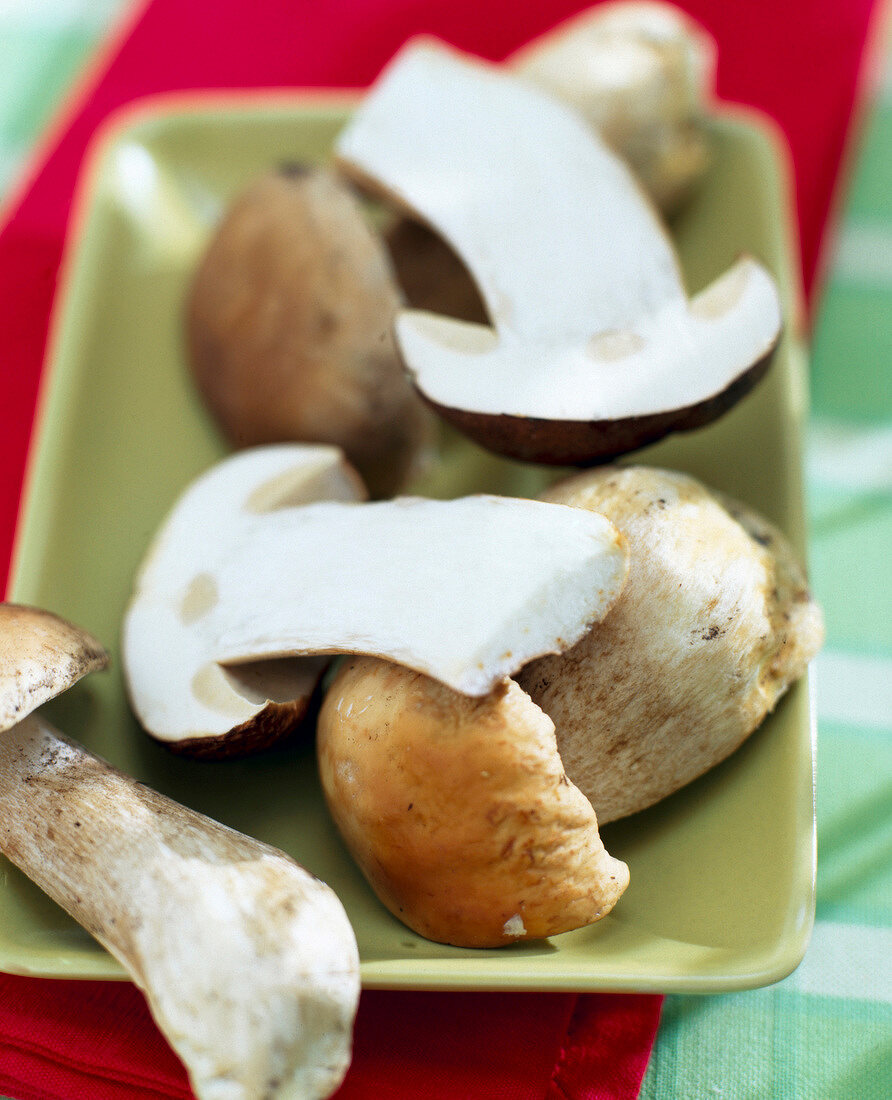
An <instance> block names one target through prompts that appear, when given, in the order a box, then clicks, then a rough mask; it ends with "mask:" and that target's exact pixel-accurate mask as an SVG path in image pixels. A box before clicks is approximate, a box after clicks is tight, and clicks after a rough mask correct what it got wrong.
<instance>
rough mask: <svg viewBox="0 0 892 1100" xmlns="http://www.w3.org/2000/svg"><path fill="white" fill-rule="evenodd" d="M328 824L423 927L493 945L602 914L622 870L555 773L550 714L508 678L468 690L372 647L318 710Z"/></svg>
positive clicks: (374, 881) (584, 807)
mask: <svg viewBox="0 0 892 1100" xmlns="http://www.w3.org/2000/svg"><path fill="white" fill-rule="evenodd" d="M318 747H319V765H320V775H321V779H322V786H323V790H324V791H325V796H326V800H327V802H328V805H329V808H330V810H331V812H332V816H333V817H334V820H335V822H336V823H337V825H338V828H339V829H340V831H341V834H342V835H343V837H344V840H345V842H346V844H347V847H348V848H349V849H350V851H351V852H352V853H353V855H354V857H355V858H356V860H357V862H358V864H359V866H360V867H361V868H362V870H363V873H364V874H365V875H366V877H367V879H368V880H369V883H370V885H371V886H372V888H373V889H374V890H375V892H376V893H377V895H378V897H379V898H380V899H381V901H382V902H383V903H384V904H385V905H386V906H387V908H388V909H389V910H390V911H391V912H392V913H393V914H394V916H396V917H397V918H398V919H399V920H401V921H403V922H404V923H406V924H407V925H409V927H410V928H412V929H413V930H414V931H416V932H418V933H419V934H420V935H422V936H426V937H427V938H428V939H432V940H437V941H439V942H441V943H450V944H455V945H456V946H459V947H499V946H502V945H503V944H507V943H513V942H517V941H518V940H521V939H539V938H542V937H545V936H552V935H557V934H558V933H560V932H566V931H569V930H570V929H572V928H579V927H581V926H582V925H585V924H590V923H592V922H593V921H596V920H599V919H600V918H601V917H603V916H606V914H607V913H609V912H610V910H611V909H612V908H613V906H614V905H615V904H616V902H617V900H618V899H619V897H620V895H621V894H622V893H623V891H624V890H625V888H626V886H627V884H628V881H629V870H628V868H627V867H626V865H625V864H624V863H622V862H620V861H619V860H617V859H614V858H612V857H611V856H610V855H608V853H607V852H606V851H605V849H604V845H603V843H602V841H601V838H600V836H599V835H598V823H597V820H596V818H595V814H594V811H593V810H592V807H591V804H590V803H589V802H588V800H587V799H586V798H585V797H584V796H583V795H582V794H581V793H580V792H579V790H577V788H576V787H574V786H573V785H572V783H570V782H569V781H568V779H567V777H566V775H565V774H564V769H563V766H562V764H561V759H560V756H559V755H558V751H557V746H556V745H555V736H554V725H553V724H552V722H551V720H550V719H549V718H548V717H547V716H546V715H545V714H543V713H542V711H541V710H540V709H539V708H538V707H537V706H536V705H535V704H534V703H533V702H532V700H531V699H530V698H529V696H528V695H526V694H525V693H524V692H523V691H521V689H520V688H519V687H518V686H517V684H515V683H513V682H511V681H509V682H508V683H506V684H503V685H502V686H501V687H500V688H498V689H497V690H496V691H494V692H492V693H491V694H490V695H487V696H486V697H485V698H483V699H469V698H467V697H466V696H462V695H458V694H456V693H455V692H453V691H451V690H450V689H449V688H447V687H444V686H443V685H442V684H438V683H436V682H435V681H433V680H430V679H428V678H427V677H425V676H421V675H419V674H418V673H415V672H411V671H409V670H408V669H405V668H400V667H399V666H398V665H394V664H391V663H389V662H386V661H378V660H374V659H371V658H354V659H352V660H350V661H346V662H344V664H343V665H342V666H341V668H340V669H339V670H338V673H337V675H336V677H335V679H334V681H333V683H332V685H331V688H330V689H329V691H328V692H327V693H326V697H325V702H324V703H323V707H322V711H321V713H320V716H319V734H318Z"/></svg>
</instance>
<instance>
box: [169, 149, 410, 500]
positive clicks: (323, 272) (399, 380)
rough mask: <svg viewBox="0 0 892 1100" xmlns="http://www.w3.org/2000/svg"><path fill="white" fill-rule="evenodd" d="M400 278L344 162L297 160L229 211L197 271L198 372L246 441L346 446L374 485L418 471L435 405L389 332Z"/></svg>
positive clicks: (226, 427)
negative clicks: (344, 173) (413, 381)
mask: <svg viewBox="0 0 892 1100" xmlns="http://www.w3.org/2000/svg"><path fill="white" fill-rule="evenodd" d="M399 304H400V295H399V290H398V289H397V285H396V282H395V279H394V276H393V272H392V269H391V266H390V263H389V260H388V256H387V250H386V249H385V247H384V245H383V244H382V243H381V241H380V239H379V238H378V236H377V235H376V234H375V233H374V232H373V230H372V229H371V227H370V226H369V225H368V224H367V221H366V218H365V216H364V214H363V212H362V209H361V207H360V205H359V203H358V201H357V200H356V198H355V197H354V196H353V195H352V193H351V192H350V190H349V188H348V187H347V186H346V185H345V184H344V183H343V182H342V181H340V180H338V179H337V178H336V177H335V176H334V174H333V173H331V172H329V171H328V170H326V169H324V168H320V167H315V166H311V165H292V166H288V167H286V168H283V169H282V170H280V171H277V172H271V173H268V174H267V175H265V176H263V177H261V178H260V179H258V180H256V181H255V182H254V183H253V184H252V185H251V186H249V187H248V188H247V189H246V190H245V191H244V192H243V193H242V194H240V195H239V196H238V197H237V198H236V199H235V200H234V202H233V203H232V204H231V206H230V207H229V208H228V210H227V211H226V213H225V215H224V217H223V219H222V221H221V223H220V225H219V226H218V227H217V229H216V230H215V232H214V234H213V236H212V238H211V241H210V244H209V246H208V248H207V250H206V252H205V254H204V256H203V258H202V260H201V262H200V264H199V266H198V269H197V271H196V273H195V276H194V279H193V282H192V285H191V289H190V294H189V302H188V317H187V336H188V351H189V363H190V366H191V369H192V373H193V376H194V378H195V381H196V383H197V385H198V388H199V390H200V391H201V393H202V395H203V397H204V399H205V401H206V402H207V404H208V407H209V408H210V410H211V412H212V413H213V414H214V416H215V417H216V419H217V421H218V423H219V425H220V427H221V428H222V429H223V432H224V433H225V435H226V437H227V438H228V440H229V441H230V442H231V443H233V444H234V445H235V446H237V447H246V446H252V445H256V444H264V443H278V442H295V441H298V442H300V441H302V442H316V443H329V444H335V445H337V446H339V447H342V448H343V450H344V451H345V452H346V453H347V456H348V458H349V460H350V461H351V463H352V464H353V465H354V466H355V467H356V468H357V469H358V470H359V471H360V473H361V474H362V476H363V478H364V479H365V481H366V484H367V485H368V486H369V489H370V491H371V492H372V495H373V496H388V495H390V494H392V493H394V492H396V491H397V490H398V489H400V488H401V487H402V486H403V485H404V484H405V482H406V481H407V480H408V479H409V478H410V477H411V475H412V473H413V471H414V469H415V467H416V465H417V463H418V461H419V460H420V456H421V454H422V452H423V450H424V448H425V446H426V445H427V443H428V442H429V439H430V425H429V414H428V413H427V412H426V410H425V409H424V408H423V406H422V404H421V402H419V400H418V398H417V397H416V396H415V394H414V392H413V390H412V387H411V386H410V385H409V383H408V382H407V380H406V378H405V377H404V374H403V371H402V369H401V366H400V362H399V357H398V356H397V354H396V349H395V347H394V343H393V336H392V333H391V327H392V321H393V316H394V313H395V311H396V309H397V307H398V306H399Z"/></svg>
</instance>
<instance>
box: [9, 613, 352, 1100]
mask: <svg viewBox="0 0 892 1100" xmlns="http://www.w3.org/2000/svg"><path fill="white" fill-rule="evenodd" d="M38 648H41V649H42V653H43V668H44V673H45V679H46V681H47V682H52V683H53V684H54V685H55V689H54V690H53V691H51V692H50V694H57V693H58V692H59V691H62V690H64V688H65V687H67V686H68V684H69V683H70V682H73V680H75V679H78V678H79V677H78V675H69V673H68V671H66V670H68V669H71V668H73V667H75V666H76V667H78V668H79V669H80V670H81V671H87V669H88V666H89V665H91V664H93V663H95V660H96V658H95V656H94V653H95V643H94V641H93V639H91V638H90V637H89V635H86V634H85V633H83V632H79V631H77V629H76V628H73V627H71V626H70V625H69V624H66V623H61V622H59V620H56V619H55V618H54V617H53V616H51V615H50V614H49V613H47V612H37V611H33V610H31V609H20V608H15V607H10V606H7V605H4V606H2V607H0V713H2V714H3V715H4V718H3V725H4V732H2V733H0V822H2V828H0V850H2V852H3V854H4V855H5V856H7V857H8V858H9V859H10V860H11V861H12V862H13V863H14V864H16V866H18V867H19V868H20V869H21V870H22V871H23V872H24V873H25V874H26V875H28V877H29V878H31V879H32V880H33V881H34V882H35V883H36V884H37V885H38V886H39V887H40V888H41V889H42V890H44V891H45V892H46V893H47V894H48V895H49V896H50V897H51V898H52V899H53V900H54V901H56V902H57V903H58V904H59V905H61V906H62V908H64V909H65V910H66V911H67V912H68V913H69V914H70V915H71V916H72V917H73V918H74V919H75V920H76V921H78V922H79V923H80V924H81V925H83V927H84V928H85V929H86V930H87V931H88V932H89V933H90V934H91V935H93V936H94V937H95V938H96V939H97V940H99V942H100V943H102V944H103V945H104V946H105V947H106V948H108V950H109V951H110V952H111V953H112V954H113V955H114V956H115V957H116V958H117V959H118V960H119V961H120V962H121V964H122V965H123V966H124V968H125V969H126V970H127V972H128V973H129V974H130V976H131V977H132V978H133V980H134V982H135V983H136V984H137V985H138V986H139V987H140V988H141V989H142V990H143V992H144V993H145V994H146V998H147V1001H148V1004H149V1008H150V1009H151V1011H152V1014H153V1016H154V1018H155V1020H156V1022H157V1023H158V1026H159V1028H160V1029H161V1031H162V1032H163V1033H164V1035H165V1036H166V1038H167V1039H168V1041H169V1042H170V1044H171V1046H172V1047H173V1049H174V1050H175V1051H176V1053H177V1054H178V1055H179V1057H180V1058H181V1059H182V1061H183V1063H184V1064H185V1066H186V1069H187V1070H188V1072H189V1077H190V1080H191V1083H192V1087H193V1089H194V1091H195V1094H196V1096H197V1097H199V1100H255V1098H257V1097H261V1096H262V1097H267V1098H268V1100H274V1098H277V1097H279V1098H282V1100H296V1098H298V1097H300V1098H302V1100H312V1098H315V1097H326V1096H330V1095H331V1094H332V1093H333V1092H334V1091H335V1090H336V1089H337V1087H338V1085H339V1084H340V1082H341V1080H342V1078H343V1076H344V1074H345V1073H346V1070H347V1067H348V1065H349V1063H350V1048H351V1035H352V1028H353V1019H354V1016H355V1013H356V1007H357V1003H358V999H359V959H358V952H357V948H356V941H355V938H354V936H353V931H352V929H351V927H350V923H349V921H348V920H347V916H346V914H345V912H344V910H343V907H342V906H341V904H340V902H339V901H338V899H337V898H336V896H335V895H334V893H333V892H332V891H331V890H330V889H329V887H327V886H326V885H325V884H324V883H322V882H320V881H319V880H318V879H317V878H316V877H315V876H314V875H311V874H310V873H309V872H307V871H305V870H304V869H303V868H302V867H300V866H299V865H298V864H297V863H295V862H294V860H292V859H291V858H290V857H288V856H286V855H285V854H284V853H283V852H280V851H278V850H277V849H275V848H271V847H269V845H266V844H262V843H260V842H259V841H256V840H252V839H251V838H249V837H247V836H243V835H242V834H241V833H237V832H234V831H233V830H232V829H228V828H226V827H225V826H223V825H220V824H218V823H217V822H215V821H211V820H210V819H209V818H206V817H204V816H202V815H201V814H198V813H195V812H193V811H192V810H188V809H186V808H185V807H184V806H181V805H179V804H178V803H176V802H173V801H171V800H170V799H168V798H165V797H164V796H163V795H160V794H157V793H156V792H155V791H152V790H150V789H149V788H148V787H146V786H145V785H144V784H142V783H138V782H136V780H134V779H132V778H130V777H129V776H127V775H124V774H123V773H122V772H120V771H118V770H117V769H115V768H113V767H111V766H110V765H109V764H107V763H105V762H104V761H102V760H100V759H98V758H97V757H95V756H93V755H92V754H91V753H89V752H87V750H86V749H84V748H83V747H81V746H80V745H77V744H75V743H74V742H72V741H69V740H68V739H67V738H65V737H63V736H61V735H60V734H59V733H57V732H56V731H55V730H54V729H53V728H52V726H51V725H50V724H49V723H48V722H46V721H45V720H44V719H43V718H42V717H41V716H40V715H39V714H32V715H30V716H25V715H26V713H27V711H29V710H30V709H31V708H32V707H33V706H34V705H36V703H37V701H38V695H39V694H40V693H38V692H29V693H28V694H27V702H26V703H25V704H24V705H22V706H20V707H19V701H20V699H21V694H20V691H19V686H20V685H19V684H17V683H16V678H15V675H14V673H13V674H10V672H11V670H14V669H15V667H16V664H17V658H16V656H15V655H16V653H17V652H21V653H22V655H23V666H22V667H23V668H24V669H25V670H26V673H25V674H26V675H30V672H29V671H28V669H30V668H33V667H34V666H35V664H36V660H37V658H36V657H35V654H36V652H37V650H38ZM85 658H86V659H85ZM16 707H19V714H20V716H21V717H22V720H21V721H19V722H18V723H16V724H13V725H9V724H8V716H9V715H10V714H12V713H13V712H14V711H15V708H16Z"/></svg>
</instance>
